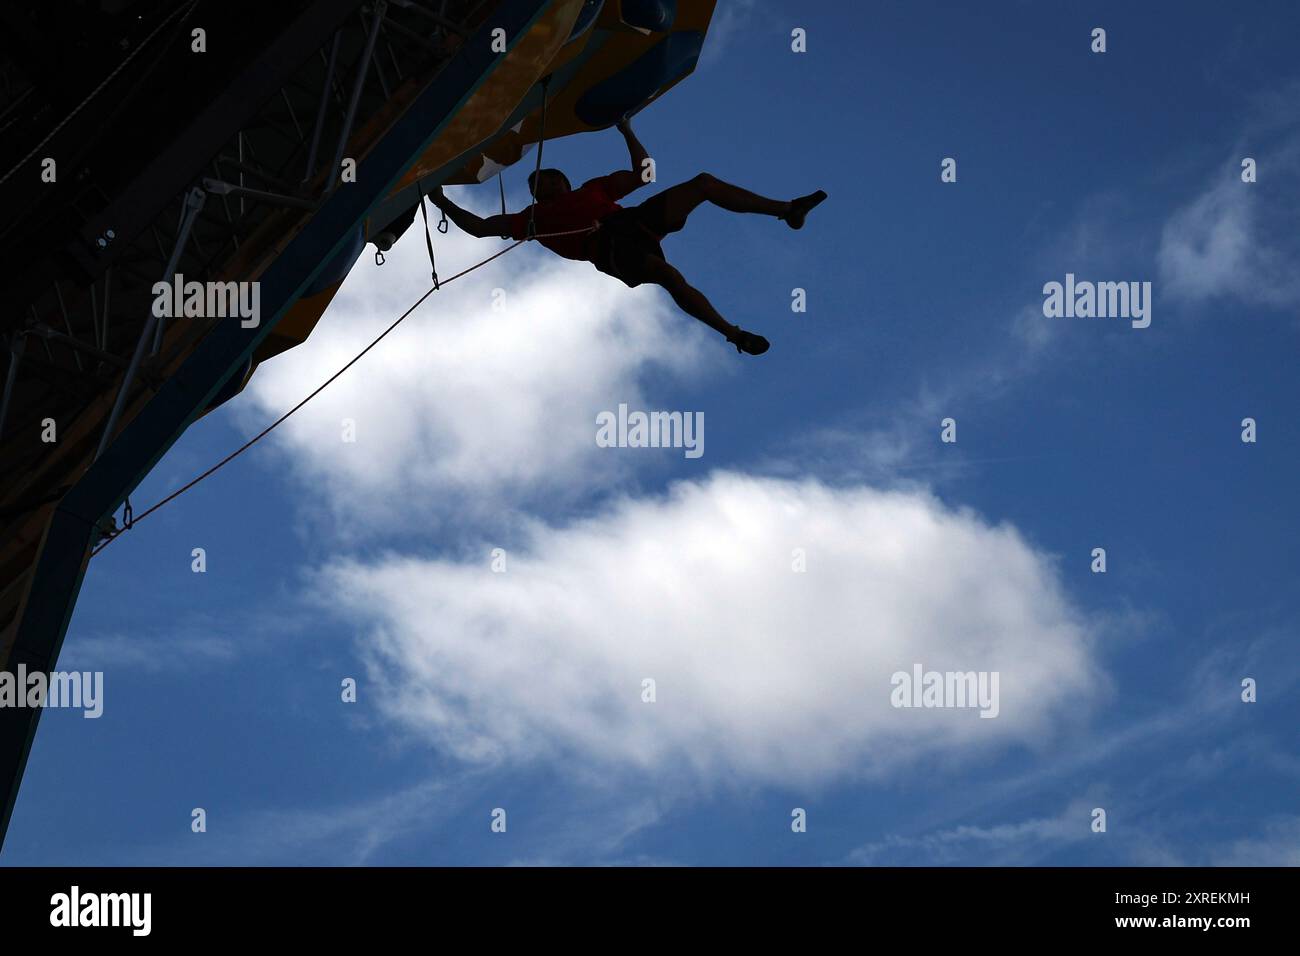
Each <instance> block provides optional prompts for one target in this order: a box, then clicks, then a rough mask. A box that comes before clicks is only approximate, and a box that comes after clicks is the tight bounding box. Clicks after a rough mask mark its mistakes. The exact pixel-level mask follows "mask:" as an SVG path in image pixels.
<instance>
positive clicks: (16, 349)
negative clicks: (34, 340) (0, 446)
mask: <svg viewBox="0 0 1300 956" xmlns="http://www.w3.org/2000/svg"><path fill="white" fill-rule="evenodd" d="M24 344H25V343H24V342H23V337H22V336H21V335H15V336H14V340H13V341H12V342H10V343H9V373H8V374H7V375H6V376H5V393H4V399H3V400H2V401H0V438H3V437H4V433H5V420H6V419H7V418H8V417H9V399H10V398H12V397H13V394H14V382H15V381H16V380H17V379H18V364H19V363H20V362H21V361H22V359H23V346H24Z"/></svg>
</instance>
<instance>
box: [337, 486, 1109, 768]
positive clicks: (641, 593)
mask: <svg viewBox="0 0 1300 956" xmlns="http://www.w3.org/2000/svg"><path fill="white" fill-rule="evenodd" d="M794 548H803V549H805V551H806V553H807V562H808V570H807V572H806V573H795V572H793V571H792V570H791V552H792V549H794ZM507 568H508V570H507V571H506V572H505V573H504V574H498V573H493V572H492V571H491V570H490V569H489V562H488V556H487V549H486V547H485V548H484V551H483V554H482V559H481V560H476V561H469V562H455V561H450V560H421V559H415V558H399V557H387V558H384V559H380V560H378V561H376V562H375V563H372V564H366V563H362V562H359V561H341V562H338V563H335V564H332V565H331V566H329V567H328V568H327V569H325V570H324V571H323V572H322V574H321V577H320V580H319V582H318V583H319V593H320V595H321V596H322V599H323V600H328V602H329V604H330V605H331V606H334V607H339V606H342V608H343V609H344V611H345V612H346V613H347V614H348V615H350V616H352V617H353V618H354V619H356V620H357V621H358V623H359V625H360V628H361V631H362V633H363V634H364V638H363V640H362V644H363V652H364V653H365V654H366V655H367V657H368V660H369V665H370V668H369V670H370V680H371V682H372V684H374V685H376V686H375V690H374V691H372V693H375V694H377V696H379V698H380V699H381V700H382V702H383V703H382V705H381V706H382V707H383V708H384V710H385V711H386V712H387V714H388V715H389V716H391V717H393V718H396V719H397V720H398V721H400V722H402V723H404V724H405V725H407V726H408V727H409V728H411V729H413V730H415V731H416V732H418V733H422V734H426V735H427V736H428V737H429V738H430V739H431V740H432V741H433V742H434V743H435V744H436V745H437V746H438V747H440V748H442V749H444V750H446V751H449V752H450V753H452V754H454V755H456V756H458V757H460V758H462V759H464V760H467V761H470V762H481V763H489V764H490V763H495V762H502V761H519V762H522V761H528V760H532V759H539V758H540V759H547V758H568V759H576V761H577V763H578V764H580V765H583V766H588V767H593V766H594V767H608V768H625V769H636V768H640V769H642V770H646V771H650V772H653V773H654V774H656V775H658V776H660V777H665V776H680V777H682V778H690V779H693V780H695V781H698V782H701V783H704V784H711V783H717V782H720V781H726V780H735V781H737V782H744V781H751V782H775V783H785V784H798V783H806V782H816V781H824V780H829V779H832V778H840V777H851V776H857V775H860V774H870V773H880V772H888V771H891V770H895V769H897V768H898V767H900V766H901V765H904V764H906V763H908V762H910V761H912V760H914V759H916V758H919V757H923V756H927V755H936V754H937V755H942V756H948V757H966V756H971V755H975V754H977V753H978V752H980V751H981V749H982V748H983V747H984V746H985V745H993V746H996V745H1008V744H1015V743H1022V744H1026V745H1030V746H1037V745H1040V744H1045V743H1046V742H1047V740H1048V739H1049V738H1050V736H1051V734H1052V731H1053V729H1054V726H1055V724H1056V722H1057V721H1058V720H1061V719H1067V720H1071V721H1077V720H1078V719H1080V714H1079V713H1078V710H1077V709H1078V708H1079V707H1083V706H1086V704H1087V701H1088V699H1089V698H1090V697H1091V695H1092V694H1093V692H1094V691H1095V690H1096V688H1097V686H1098V676H1097V672H1096V670H1095V667H1094V664H1093V661H1092V657H1091V653H1090V649H1089V638H1088V634H1087V631H1086V628H1085V627H1084V626H1083V624H1082V623H1081V622H1080V620H1079V618H1078V616H1077V615H1076V613H1075V611H1074V610H1073V609H1072V608H1071V606H1070V605H1069V603H1068V601H1067V599H1066V597H1065V596H1064V595H1063V593H1062V591H1061V589H1060V587H1059V584H1058V582H1057V580H1056V576H1055V571H1054V568H1053V566H1052V563H1051V562H1050V561H1049V560H1048V559H1046V558H1045V557H1044V556H1043V555H1041V554H1040V553H1038V552H1036V551H1035V550H1033V549H1032V548H1031V547H1030V546H1028V545H1027V544H1026V543H1025V542H1024V541H1023V540H1022V539H1021V538H1020V536H1019V535H1018V534H1017V533H1016V532H1015V531H1014V529H1011V528H1008V527H1005V526H998V527H991V526H989V525H987V524H985V523H984V522H983V521H981V520H980V519H979V518H978V517H976V516H975V515H973V514H970V513H968V512H957V511H952V510H950V509H948V508H946V507H944V506H943V505H942V504H941V503H940V502H938V501H937V500H935V499H933V498H931V497H929V496H927V495H924V494H922V493H916V492H911V493H905V492H881V491H876V490H873V489H870V488H865V487H856V488H849V489H832V488H829V487H827V486H825V485H822V484H820V483H818V482H816V481H811V480H804V481H785V480H777V479H758V478H750V477H745V476H741V475H737V474H729V473H722V474H715V475H714V476H712V477H711V478H709V479H708V480H706V481H703V482H699V483H696V482H686V483H682V484H679V485H676V486H674V488H673V490H672V492H671V494H670V495H668V496H667V497H665V498H662V499H641V500H624V501H622V502H621V503H619V504H618V505H617V506H614V507H612V508H611V509H610V510H609V511H608V513H605V514H602V515H599V516H597V517H593V518H591V519H589V520H585V521H583V522H580V523H577V524H573V525H571V526H567V527H562V528H556V527H549V526H544V525H541V524H535V525H533V526H532V528H531V532H530V535H529V540H528V544H527V546H526V547H525V548H522V549H520V550H519V551H518V552H515V553H511V554H510V556H509V558H508V564H507ZM915 662H919V663H921V664H923V665H924V666H925V667H926V668H927V669H935V670H960V671H968V670H977V671H979V670H996V671H999V672H1000V674H1001V714H1000V716H998V717H997V718H996V719H991V720H989V719H981V718H979V717H978V716H977V714H976V712H975V711H973V710H960V711H957V710H946V711H945V710H930V711H924V710H902V709H894V708H893V707H891V706H890V703H889V693H890V690H891V687H890V677H891V675H892V674H893V673H894V672H895V671H898V670H908V669H910V668H911V666H912V665H913V663H915ZM643 678H653V679H654V680H655V681H656V682H657V695H658V701H657V702H656V703H654V704H647V703H643V702H642V700H641V687H642V685H641V682H642V680H643Z"/></svg>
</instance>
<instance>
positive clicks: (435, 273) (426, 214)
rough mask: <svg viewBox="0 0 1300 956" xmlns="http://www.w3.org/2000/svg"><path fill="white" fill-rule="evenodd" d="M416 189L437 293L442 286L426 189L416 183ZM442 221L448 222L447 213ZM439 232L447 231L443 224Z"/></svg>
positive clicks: (430, 269) (430, 267) (434, 287)
mask: <svg viewBox="0 0 1300 956" xmlns="http://www.w3.org/2000/svg"><path fill="white" fill-rule="evenodd" d="M415 188H416V191H417V192H419V194H420V218H422V219H423V220H424V247H425V248H426V249H428V250H429V271H430V272H432V273H433V290H434V291H435V292H437V291H438V287H439V285H440V283H439V282H438V263H437V262H435V261H434V258H433V236H431V235H429V211H428V210H427V209H425V208H424V187H423V186H422V185H420V184H419V183H416V184H415ZM442 220H443V222H446V221H447V214H446V213H443V217H442ZM439 230H440V231H441V232H446V231H447V230H445V229H442V226H441V223H440V224H439Z"/></svg>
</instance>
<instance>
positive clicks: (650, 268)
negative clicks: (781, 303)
mask: <svg viewBox="0 0 1300 956" xmlns="http://www.w3.org/2000/svg"><path fill="white" fill-rule="evenodd" d="M617 128H618V131H619V132H620V133H622V134H623V138H624V140H626V142H627V148H628V152H629V153H630V154H631V157H632V169H630V170H627V169H622V170H619V171H618V172H615V173H610V174H609V175H608V176H600V177H598V178H596V179H592V180H589V181H587V182H585V183H583V184H582V185H581V186H579V187H578V188H577V189H574V188H573V187H572V186H571V185H570V184H569V180H568V177H566V176H565V175H564V173H562V172H560V171H559V170H558V169H542V170H538V171H536V172H534V173H531V174H529V176H528V187H529V189H531V190H532V194H533V198H534V200H535V203H536V205H535V207H530V208H528V209H525V210H523V211H522V212H516V213H510V214H503V215H499V216H489V217H487V218H486V219H484V218H482V217H480V216H476V215H474V214H473V213H471V212H468V211H467V210H464V209H462V208H460V207H459V206H457V205H456V204H455V203H454V202H452V201H451V200H450V199H448V198H447V197H446V196H445V195H444V194H443V191H442V189H441V188H438V189H436V190H435V191H434V192H433V193H432V194H431V195H430V197H429V198H430V199H431V200H433V204H434V205H435V206H437V207H438V208H439V209H441V210H442V211H443V212H444V213H446V215H447V217H448V218H449V219H451V221H452V222H454V223H455V224H456V225H457V226H459V227H460V228H461V229H463V230H464V231H465V232H467V233H469V234H470V235H471V236H477V237H479V238H484V237H487V236H501V237H503V238H504V237H509V238H512V239H524V238H527V237H528V235H529V231H528V230H529V223H530V222H532V224H533V229H534V232H533V234H534V235H537V236H539V237H541V238H540V239H539V241H540V242H541V244H542V245H544V246H545V247H546V248H548V249H550V250H551V251H552V252H554V253H557V254H559V255H561V256H564V257H565V258H566V259H579V260H584V261H587V262H591V263H593V264H594V265H595V266H596V268H597V269H599V270H600V271H601V272H604V273H606V274H607V275H611V276H614V277H615V278H617V279H621V280H622V281H623V282H624V283H625V284H626V285H628V286H633V287H634V286H638V285H641V283H643V282H649V283H652V284H654V285H659V286H662V287H663V288H665V289H667V290H668V294H669V295H671V296H672V297H673V301H674V302H676V303H677V305H678V307H679V308H680V309H681V310H682V311H683V312H685V313H686V314H688V315H692V316H694V317H695V318H697V319H699V320H700V321H701V322H703V323H705V324H706V325H708V326H709V327H710V328H713V329H716V330H717V331H719V332H721V333H722V334H723V335H724V336H725V337H726V339H727V341H728V342H730V343H732V344H733V345H735V346H736V349H737V351H740V352H748V353H749V354H750V355H762V354H763V353H764V352H766V351H767V349H768V341H767V339H765V338H763V336H761V335H755V334H754V333H752V332H746V331H745V330H744V329H742V328H741V327H740V326H738V325H732V324H731V323H730V322H728V321H727V320H726V319H724V318H723V317H722V316H721V315H720V314H719V313H718V311H717V310H716V309H715V308H714V307H713V306H712V304H710V302H709V300H708V299H707V298H705V297H704V293H702V292H700V291H699V290H698V289H696V288H695V287H694V286H692V285H691V284H690V283H689V282H687V281H686V279H685V278H684V277H683V276H682V274H681V273H680V272H678V271H677V269H675V268H674V267H673V266H672V265H670V264H669V263H668V260H667V258H666V257H665V256H664V251H663V249H662V248H661V247H660V245H659V243H660V240H662V239H663V238H664V237H665V236H667V235H668V234H669V233H673V232H676V231H677V230H679V229H681V228H682V227H683V226H685V225H686V219H687V217H688V216H690V214H691V213H692V212H693V211H694V210H695V207H696V206H698V205H699V204H700V203H702V202H706V201H707V202H711V203H713V204H714V205H715V206H720V207H722V208H723V209H727V210H729V211H731V212H749V213H759V214H762V215H767V216H774V217H775V218H777V219H780V220H782V221H784V222H785V224H786V225H788V226H789V227H790V228H792V229H801V228H803V224H804V217H805V216H807V215H808V212H809V210H811V209H812V208H813V207H814V206H816V205H817V204H818V203H820V202H821V201H822V200H823V199H825V198H826V193H824V192H822V191H821V190H818V191H817V192H815V193H811V194H810V195H807V196H803V197H801V198H799V199H795V200H791V201H789V202H783V201H781V200H777V199H767V198H765V197H763V196H759V195H757V194H755V193H751V192H749V191H748V190H745V189H741V188H740V187H739V186H733V185H731V184H730V183H725V182H723V181H722V180H720V179H718V178H717V177H716V176H711V175H709V174H708V173H700V174H699V175H698V176H696V177H695V178H694V179H690V180H687V181H686V182H684V183H681V184H679V185H677V186H672V187H669V188H668V189H665V190H664V191H663V192H661V193H658V194H656V195H654V196H651V197H650V198H649V199H647V200H646V201H645V202H643V203H641V204H640V205H639V206H631V207H627V208H624V207H623V206H620V205H619V204H618V200H620V199H622V198H623V197H624V196H626V195H628V194H629V193H631V192H633V191H634V190H636V189H639V188H640V187H641V186H644V185H645V181H644V180H643V179H642V178H641V172H640V170H641V169H642V168H644V167H643V165H642V164H643V162H644V161H645V160H646V159H647V158H648V154H647V153H646V150H645V147H644V146H642V145H641V143H640V141H639V140H637V138H636V134H635V133H633V132H632V126H631V124H630V123H629V122H628V121H627V120H622V121H621V122H619V124H618V127H617ZM593 224H595V225H598V228H596V229H595V230H594V231H590V232H581V233H578V234H575V235H566V236H547V235H546V234H547V233H557V232H569V231H571V230H573V231H576V230H582V229H584V228H585V227H590V226H592V225H593Z"/></svg>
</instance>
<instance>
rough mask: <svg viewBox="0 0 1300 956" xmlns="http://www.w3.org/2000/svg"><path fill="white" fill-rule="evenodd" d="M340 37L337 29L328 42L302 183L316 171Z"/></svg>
mask: <svg viewBox="0 0 1300 956" xmlns="http://www.w3.org/2000/svg"><path fill="white" fill-rule="evenodd" d="M342 39H343V31H342V30H339V31H338V32H337V33H335V34H334V42H333V43H331V44H330V60H329V65H328V66H326V68H325V82H324V83H323V84H321V88H320V104H319V105H318V106H317V107H316V125H315V126H314V127H312V131H311V148H310V149H309V150H307V171H306V172H305V173H303V176H302V181H303V182H304V183H305V182H307V181H308V180H309V179H311V177H312V175H313V174H314V173H315V172H316V150H318V149H319V148H320V134H321V130H322V129H323V128H324V126H325V108H326V107H327V106H329V102H330V88H331V87H332V86H333V85H334V67H335V66H336V65H337V64H338V60H339V41H341V40H342Z"/></svg>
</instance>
